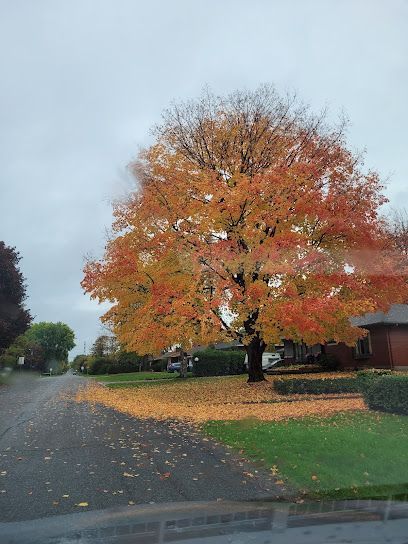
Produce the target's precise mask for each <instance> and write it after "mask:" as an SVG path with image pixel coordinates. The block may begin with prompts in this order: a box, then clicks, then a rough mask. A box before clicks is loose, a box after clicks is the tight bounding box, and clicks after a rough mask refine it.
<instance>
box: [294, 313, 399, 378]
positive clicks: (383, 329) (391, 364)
mask: <svg viewBox="0 0 408 544" xmlns="http://www.w3.org/2000/svg"><path fill="white" fill-rule="evenodd" d="M351 322H352V323H353V325H355V326H357V327H362V328H364V329H367V330H368V334H367V336H365V337H364V338H361V339H360V340H358V341H357V343H356V345H355V346H353V347H350V346H347V345H346V344H344V343H342V342H340V343H336V342H328V343H327V344H325V345H324V346H322V345H320V344H315V345H314V346H307V345H306V344H302V343H296V342H293V341H292V340H285V341H284V346H285V349H284V360H285V362H286V363H287V364H291V363H304V362H307V361H309V360H310V361H313V359H315V358H316V357H318V356H319V354H321V353H326V354H328V355H333V356H334V357H336V359H337V360H338V361H339V363H340V365H341V366H342V367H343V368H363V367H371V368H391V369H395V370H404V369H408V304H393V305H392V306H391V308H390V310H389V311H388V312H387V313H384V312H375V313H368V314H366V315H364V316H362V317H353V318H351Z"/></svg>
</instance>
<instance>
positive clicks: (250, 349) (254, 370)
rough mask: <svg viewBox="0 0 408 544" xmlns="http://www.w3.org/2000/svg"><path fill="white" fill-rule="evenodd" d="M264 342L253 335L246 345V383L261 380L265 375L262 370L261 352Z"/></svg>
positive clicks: (263, 348)
mask: <svg viewBox="0 0 408 544" xmlns="http://www.w3.org/2000/svg"><path fill="white" fill-rule="evenodd" d="M265 347H266V345H265V342H264V341H263V340H260V339H259V338H258V337H255V338H253V339H252V340H251V343H250V344H249V345H248V346H247V347H246V352H247V355H248V383H254V382H262V381H264V380H265V376H264V373H263V370H262V354H263V352H264V350H265Z"/></svg>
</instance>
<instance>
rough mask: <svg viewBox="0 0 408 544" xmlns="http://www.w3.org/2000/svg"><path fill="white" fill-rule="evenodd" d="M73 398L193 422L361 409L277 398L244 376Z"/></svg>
mask: <svg viewBox="0 0 408 544" xmlns="http://www.w3.org/2000/svg"><path fill="white" fill-rule="evenodd" d="M76 400H77V401H78V402H89V403H91V404H102V405H104V406H108V407H111V408H114V409H116V410H119V411H121V412H124V413H127V414H130V415H132V416H136V417H138V418H144V419H147V418H154V419H161V420H164V419H178V420H188V421H196V422H203V421H207V420H210V419H211V420H237V419H245V418H247V419H248V418H257V419H260V420H266V421H269V420H280V419H286V418H291V417H304V416H307V415H321V414H325V415H330V414H333V413H336V412H339V411H347V410H364V409H365V406H364V402H363V400H362V398H359V397H357V398H356V397H350V396H344V397H342V398H340V397H339V398H333V396H329V397H327V398H326V396H324V395H321V396H319V398H313V400H310V399H309V400H304V399H302V397H300V396H298V397H295V396H292V397H291V398H288V397H287V396H286V397H281V396H279V395H278V394H277V393H276V392H275V390H274V389H273V383H272V380H270V381H265V382H261V383H258V384H247V383H246V381H245V378H244V377H231V378H218V379H200V380H187V381H185V382H183V383H180V382H177V383H171V384H170V383H161V384H155V385H154V386H152V387H137V388H121V389H108V388H106V387H104V386H101V385H98V384H96V383H90V384H87V385H86V386H84V387H82V388H81V389H79V391H78V393H77V395H76ZM288 400H294V401H295V402H288ZM270 401H273V402H270Z"/></svg>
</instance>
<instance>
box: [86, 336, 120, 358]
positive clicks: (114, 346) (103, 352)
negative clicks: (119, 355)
mask: <svg viewBox="0 0 408 544" xmlns="http://www.w3.org/2000/svg"><path fill="white" fill-rule="evenodd" d="M118 349H119V344H118V341H117V340H116V338H115V337H114V336H112V335H107V334H102V335H101V336H98V338H97V339H96V340H95V342H94V343H93V346H92V348H91V354H92V355H93V356H94V357H107V356H112V355H115V353H116V352H117V351H118Z"/></svg>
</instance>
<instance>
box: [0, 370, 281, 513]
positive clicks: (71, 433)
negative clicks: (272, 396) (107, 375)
mask: <svg viewBox="0 0 408 544" xmlns="http://www.w3.org/2000/svg"><path fill="white" fill-rule="evenodd" d="M85 380H86V378H81V377H79V376H72V375H71V374H67V375H64V376H61V377H52V378H48V377H45V378H39V377H34V376H25V375H22V376H21V377H19V378H18V379H16V380H15V382H14V383H12V384H11V385H7V386H1V387H0V521H1V522H9V521H20V520H28V519H37V518H43V517H46V516H53V515H61V514H65V513H73V512H78V511H84V510H100V509H105V508H109V507H112V506H125V505H129V504H130V505H132V504H153V503H164V502H172V501H177V502H179V501H192V500H194V501H201V500H203V501H209V500H217V499H219V500H251V499H258V498H259V499H260V498H276V497H277V496H279V495H282V490H281V489H280V488H278V487H277V486H276V485H275V484H274V481H273V478H272V476H270V475H269V474H268V473H267V472H264V471H262V470H261V469H259V468H257V467H255V466H252V465H250V464H249V463H248V462H247V461H245V460H244V459H241V458H240V457H239V456H237V454H234V453H232V452H231V451H230V450H228V449H225V448H223V447H221V446H220V445H217V444H215V443H214V442H212V441H211V440H208V439H206V438H205V437H203V436H201V435H200V434H199V433H198V432H196V431H195V430H194V429H192V428H191V427H189V426H188V425H185V424H181V423H177V422H174V421H168V422H157V421H152V420H138V419H136V418H132V417H130V416H127V415H125V414H122V413H119V412H116V411H114V410H111V409H108V408H105V407H97V408H96V409H95V408H92V407H91V406H90V405H88V404H84V403H81V404H79V403H77V402H75V401H74V400H73V395H74V393H75V391H76V388H77V387H78V386H79V384H80V383H81V384H84V382H85Z"/></svg>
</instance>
